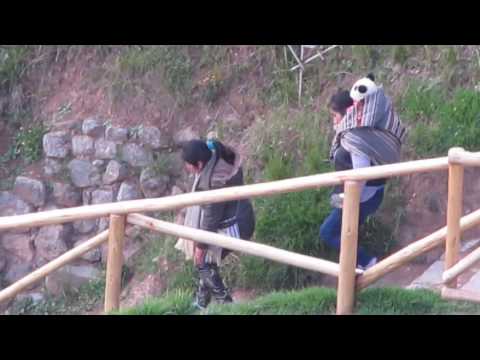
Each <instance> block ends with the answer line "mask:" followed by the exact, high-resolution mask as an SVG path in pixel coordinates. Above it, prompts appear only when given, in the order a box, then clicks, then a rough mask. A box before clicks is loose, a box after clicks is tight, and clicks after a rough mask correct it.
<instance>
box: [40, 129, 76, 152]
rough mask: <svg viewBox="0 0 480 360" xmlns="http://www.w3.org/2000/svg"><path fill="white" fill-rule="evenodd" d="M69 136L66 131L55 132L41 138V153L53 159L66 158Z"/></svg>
mask: <svg viewBox="0 0 480 360" xmlns="http://www.w3.org/2000/svg"><path fill="white" fill-rule="evenodd" d="M70 148H71V144H70V135H69V134H68V132H66V131H55V132H50V133H47V134H45V135H44V136H43V151H44V152H45V155H46V156H48V157H53V158H66V157H67V156H68V154H69V152H70Z"/></svg>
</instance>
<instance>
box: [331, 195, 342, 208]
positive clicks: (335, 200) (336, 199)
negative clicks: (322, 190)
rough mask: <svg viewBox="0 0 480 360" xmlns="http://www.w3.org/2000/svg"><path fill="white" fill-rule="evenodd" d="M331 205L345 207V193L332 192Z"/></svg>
mask: <svg viewBox="0 0 480 360" xmlns="http://www.w3.org/2000/svg"><path fill="white" fill-rule="evenodd" d="M330 205H332V206H333V207H334V208H337V209H341V208H343V194H332V196H331V197H330Z"/></svg>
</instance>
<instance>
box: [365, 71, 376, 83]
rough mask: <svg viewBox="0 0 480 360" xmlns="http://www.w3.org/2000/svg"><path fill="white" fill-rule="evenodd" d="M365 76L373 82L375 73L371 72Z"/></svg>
mask: <svg viewBox="0 0 480 360" xmlns="http://www.w3.org/2000/svg"><path fill="white" fill-rule="evenodd" d="M367 78H369V79H370V80H372V81H373V82H375V75H373V73H369V74H368V75H367Z"/></svg>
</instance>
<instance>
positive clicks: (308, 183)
mask: <svg viewBox="0 0 480 360" xmlns="http://www.w3.org/2000/svg"><path fill="white" fill-rule="evenodd" d="M447 168H448V159H447V157H442V158H436V159H429V160H417V161H409V162H404V163H397V164H391V165H382V166H373V167H368V168H361V169H354V170H346V171H338V172H331V173H324V174H318V175H311V176H304V177H298V178H293V179H286V180H278V181H272V182H266V183H261V184H253V185H243V186H235V187H229V188H224V189H219V190H210V191H202V192H198V193H187V194H181V195H175V196H167V197H163V198H157V199H142V200H130V201H123V202H119V203H110V204H98V205H89V206H80V207H74V208H67V209H58V210H50V211H44V212H39V213H34V214H25V215H15V216H5V217H0V230H6V229H11V228H20V227H35V226H43V225H51V224H59V223H65V222H71V221H75V220H83V219H91V218H98V217H104V216H109V215H110V214H128V213H134V212H147V211H148V212H150V211H164V210H173V209H178V208H183V207H186V206H192V205H202V204H207V203H216V202H223V201H230V200H238V199H244V198H252V197H258V196H272V195H276V194H283V193H288V192H295V191H302V190H307V189H316V188H319V187H323V186H334V185H339V184H341V183H343V182H344V181H346V180H359V181H364V180H372V179H377V178H389V177H394V176H401V175H407V174H414V173H422V172H429V171H436V170H446V169H447Z"/></svg>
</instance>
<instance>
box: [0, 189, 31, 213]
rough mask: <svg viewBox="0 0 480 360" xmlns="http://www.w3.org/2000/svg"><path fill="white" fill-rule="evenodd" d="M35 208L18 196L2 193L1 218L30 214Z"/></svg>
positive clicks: (0, 202) (0, 193) (0, 198)
mask: <svg viewBox="0 0 480 360" xmlns="http://www.w3.org/2000/svg"><path fill="white" fill-rule="evenodd" d="M33 211H34V208H33V207H32V206H31V205H30V204H27V203H26V202H25V201H23V200H22V199H20V198H18V197H17V196H15V195H13V194H11V193H9V192H7V191H1V192H0V216H12V215H23V214H29V213H31V212H33Z"/></svg>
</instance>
